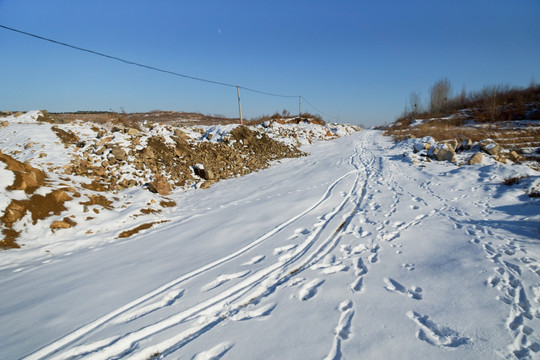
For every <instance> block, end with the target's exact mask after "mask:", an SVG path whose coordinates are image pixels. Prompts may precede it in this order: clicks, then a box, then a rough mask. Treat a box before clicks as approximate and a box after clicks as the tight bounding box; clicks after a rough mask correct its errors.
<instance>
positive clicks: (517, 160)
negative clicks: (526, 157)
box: [509, 151, 522, 162]
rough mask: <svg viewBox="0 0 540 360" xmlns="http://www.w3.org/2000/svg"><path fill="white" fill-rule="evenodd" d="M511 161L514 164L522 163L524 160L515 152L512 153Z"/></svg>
mask: <svg viewBox="0 0 540 360" xmlns="http://www.w3.org/2000/svg"><path fill="white" fill-rule="evenodd" d="M509 156H510V160H512V161H513V162H520V161H521V160H522V158H521V156H520V155H519V154H518V153H517V152H515V151H510V154H509Z"/></svg>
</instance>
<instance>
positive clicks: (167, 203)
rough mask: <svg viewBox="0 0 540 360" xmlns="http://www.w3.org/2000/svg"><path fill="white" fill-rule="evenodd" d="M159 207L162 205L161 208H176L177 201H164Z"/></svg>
mask: <svg viewBox="0 0 540 360" xmlns="http://www.w3.org/2000/svg"><path fill="white" fill-rule="evenodd" d="M159 205H161V207H175V206H176V201H174V200H171V201H165V200H162V201H160V202H159Z"/></svg>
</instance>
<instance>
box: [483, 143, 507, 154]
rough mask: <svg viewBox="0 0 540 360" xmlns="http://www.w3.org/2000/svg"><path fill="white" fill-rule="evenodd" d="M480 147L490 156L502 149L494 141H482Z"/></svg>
mask: <svg viewBox="0 0 540 360" xmlns="http://www.w3.org/2000/svg"><path fill="white" fill-rule="evenodd" d="M480 148H481V149H482V150H484V151H485V152H487V153H488V154H489V155H492V156H496V155H498V154H499V153H500V152H501V151H502V150H504V149H503V147H502V146H500V145H498V144H497V143H496V142H494V141H482V142H481V143H480Z"/></svg>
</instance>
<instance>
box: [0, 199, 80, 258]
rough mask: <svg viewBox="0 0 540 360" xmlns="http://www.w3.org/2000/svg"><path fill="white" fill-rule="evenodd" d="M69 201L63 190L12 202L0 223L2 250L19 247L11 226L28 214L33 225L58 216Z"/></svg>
mask: <svg viewBox="0 0 540 360" xmlns="http://www.w3.org/2000/svg"><path fill="white" fill-rule="evenodd" d="M68 200H71V197H70V196H69V195H68V194H67V193H66V192H65V191H64V190H63V189H57V190H53V191H52V192H50V193H48V194H47V195H45V196H43V195H39V194H34V195H32V197H31V198H30V199H27V200H12V201H11V203H10V204H9V205H8V207H7V208H6V210H5V212H4V215H3V216H2V217H1V218H0V221H1V222H2V223H3V225H4V229H3V230H2V233H3V234H4V239H3V240H2V241H1V242H0V243H1V247H2V248H13V247H19V246H18V245H17V244H16V243H15V241H16V239H17V237H18V235H19V233H17V232H16V231H15V230H13V228H12V227H13V224H14V223H15V222H17V221H19V220H21V219H22V218H23V217H24V216H25V215H26V214H27V213H28V212H29V213H30V214H31V217H32V223H33V224H34V225H35V224H36V223H37V222H38V220H43V219H45V218H47V217H49V216H51V215H53V214H54V215H60V214H61V213H62V211H65V210H67V209H66V207H65V206H64V203H65V202H66V201H68Z"/></svg>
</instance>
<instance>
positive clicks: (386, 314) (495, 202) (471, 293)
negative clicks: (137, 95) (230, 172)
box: [0, 115, 540, 359]
mask: <svg viewBox="0 0 540 360" xmlns="http://www.w3.org/2000/svg"><path fill="white" fill-rule="evenodd" d="M22 116H24V115H22ZM23 119H24V118H23ZM23 119H21V116H19V117H18V118H17V121H19V122H21V121H22V120H23ZM10 121H11V120H10ZM25 121H26V120H25ZM18 126H24V125H23V124H18V123H15V122H13V123H10V125H9V127H7V128H5V129H4V130H2V131H12V132H13V131H14V130H17V129H18V128H17V127H18ZM42 126H46V125H42ZM276 126H278V125H276ZM292 126H293V125H279V128H280V129H281V130H283V131H288V130H291V127H292ZM299 126H304V125H299ZM316 129H320V128H313V127H310V126H307V125H306V126H305V127H304V128H302V130H301V131H304V134H306V135H307V134H308V133H309V131H312V132H314V131H320V132H321V136H324V134H322V133H323V132H326V131H327V130H316ZM155 130H156V131H158V129H157V128H156V129H155ZM203 130H204V129H203ZM159 131H161V130H159ZM261 131H265V132H269V130H268V128H266V130H261ZM228 132H230V129H229V128H227V129H224V128H208V129H206V130H204V132H203V134H206V135H208V134H213V135H212V136H211V139H210V140H209V141H215V138H218V137H223V136H226V134H227V133H228ZM21 133H22V132H21V131H18V132H17V131H14V132H13V135H14V137H15V140H13V139H12V138H10V139H7V138H4V140H2V146H3V147H9V148H14V147H16V145H15V144H16V142H14V141H19V140H20V137H22V136H23V135H22V134H21ZM42 133H43V135H40V132H39V131H35V133H32V134H27V135H24V136H26V137H31V138H32V140H33V141H34V142H36V143H38V144H39V143H41V142H43V143H45V142H48V143H47V144H48V146H51V147H52V148H53V149H56V150H55V151H52V152H50V153H48V155H47V157H46V158H44V159H46V160H43V161H52V160H51V159H54V161H58V162H60V163H62V161H66V160H65V157H66V156H65V154H64V151H65V149H64V148H63V146H62V145H61V144H56V145H55V144H54V143H53V142H54V141H53V140H50V139H49V140H47V139H46V136H47V133H46V132H44V131H42ZM186 133H187V134H188V136H190V137H191V135H190V134H193V138H195V135H194V134H198V135H197V137H201V133H199V132H196V131H192V130H186ZM276 133H277V132H274V133H272V134H273V135H272V136H277V135H275V134H276ZM165 135H166V134H165ZM40 136H41V137H40ZM49 136H50V135H49ZM18 137H19V138H18ZM299 138H300V140H299V141H300V142H301V143H305V146H303V147H302V150H303V151H306V152H308V153H310V155H309V156H306V157H301V158H296V159H285V160H281V161H280V162H279V163H276V164H275V165H274V166H272V167H270V168H268V169H265V170H263V171H260V172H258V173H252V174H249V175H247V176H244V177H241V178H235V179H230V180H226V181H221V182H219V183H217V184H215V185H213V186H212V187H210V188H209V189H206V190H201V189H196V190H190V191H181V190H178V191H175V192H173V193H172V194H171V195H170V196H168V199H171V200H174V201H175V202H176V203H177V206H176V207H172V208H164V209H163V211H162V212H161V213H158V214H155V215H152V216H153V218H152V220H153V221H156V220H167V222H164V223H160V224H157V225H154V226H153V227H152V228H150V229H147V230H145V231H143V232H140V233H138V234H137V235H134V236H132V237H130V238H126V239H119V238H117V234H118V227H119V226H121V227H123V228H124V229H132V228H134V227H135V226H138V225H140V224H141V223H143V222H148V221H149V220H148V219H149V218H148V217H146V218H144V219H141V218H140V217H133V216H131V215H133V214H135V213H137V212H140V209H142V208H147V207H148V204H151V202H152V200H154V199H155V200H156V201H157V202H159V201H160V198H159V197H156V196H157V195H154V194H151V193H150V192H148V191H142V190H141V189H128V190H123V191H120V192H119V193H117V194H116V195H114V196H116V197H118V198H119V199H120V201H125V203H126V204H127V203H128V202H129V203H130V204H129V206H127V207H126V208H115V209H113V210H110V211H105V210H104V211H102V212H101V213H100V214H92V215H93V216H94V217H95V218H94V219H93V220H90V221H88V222H84V223H83V222H81V224H79V225H78V226H77V227H74V228H72V229H65V230H62V232H60V231H58V232H57V233H54V234H52V233H51V231H50V229H49V228H48V225H49V223H50V222H51V221H52V219H45V220H43V221H42V222H43V224H41V226H36V227H35V228H32V229H21V230H25V231H26V233H25V238H24V239H25V240H24V243H25V244H26V245H25V246H23V247H22V248H21V249H13V250H9V251H2V252H0V304H2V306H1V307H0V334H1V336H0V349H2V350H1V351H2V356H1V357H2V358H6V359H15V358H26V359H69V358H85V359H107V358H126V359H131V358H132V359H149V358H151V357H152V356H154V358H167V359H193V358H195V359H220V358H223V359H341V358H349V359H354V358H366V359H378V358H385V359H386V358H399V359H427V358H437V359H494V358H509V359H511V358H519V359H527V358H530V359H534V358H538V356H539V354H540V353H539V351H540V339H539V336H538V334H539V333H540V295H539V294H540V290H539V289H540V285H539V281H538V280H539V276H540V247H539V245H538V239H539V237H540V236H539V232H538V228H539V223H540V203H539V202H538V199H533V198H529V197H527V196H526V195H525V194H526V191H527V189H528V188H529V187H531V186H533V185H534V184H538V181H539V180H538V179H539V178H540V177H539V175H540V174H538V173H537V172H535V171H533V170H530V169H528V168H525V167H521V166H518V165H502V164H498V163H490V164H484V165H476V166H456V165H454V164H451V163H447V162H444V163H442V162H441V163H438V162H433V163H428V164H422V166H420V165H418V164H417V163H415V162H414V161H412V159H413V155H412V149H413V146H412V143H411V142H402V143H399V144H397V145H394V144H393V143H391V142H390V140H389V139H388V138H385V137H383V136H382V135H381V134H380V132H378V131H367V130H366V131H362V132H357V133H354V134H350V135H349V136H346V137H342V138H339V139H336V140H332V141H328V142H316V143H313V144H309V141H307V140H306V141H302V140H301V139H302V136H299ZM16 139H19V140H16ZM305 139H307V137H306V138H305ZM411 141H412V140H411ZM21 143H22V142H21ZM54 146H56V148H55V147H54ZM62 154H64V155H62ZM19 155H20V156H21V157H25V156H27V157H28V158H29V159H30V154H25V153H24V152H21V154H19ZM404 155H405V156H404ZM32 161H38V160H36V159H34V160H32ZM1 165H2V163H0V186H2V187H3V188H5V187H6V186H7V185H9V184H10V179H11V178H10V177H9V175H7V174H6V172H8V171H7V170H5V167H3V166H1ZM516 174H518V175H528V176H529V178H528V179H527V180H525V181H524V182H523V183H520V184H517V185H514V186H505V185H502V182H503V180H504V179H505V178H507V177H509V176H515V175H516ZM10 196H11V195H10ZM0 201H2V202H1V203H0V205H1V209H4V208H5V206H7V204H5V203H6V201H5V195H3V197H2V198H0ZM68 212H73V213H77V214H79V213H82V206H81V205H75V203H74V204H71V205H70V208H69V209H68ZM38 225H40V224H38ZM88 230H93V234H87V233H86V232H87V231H88Z"/></svg>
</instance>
